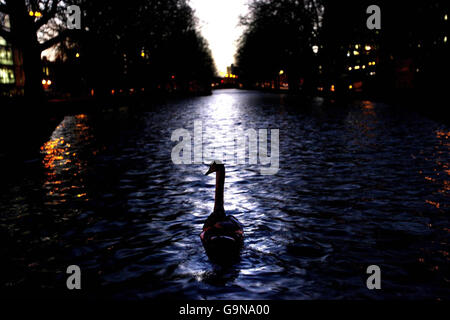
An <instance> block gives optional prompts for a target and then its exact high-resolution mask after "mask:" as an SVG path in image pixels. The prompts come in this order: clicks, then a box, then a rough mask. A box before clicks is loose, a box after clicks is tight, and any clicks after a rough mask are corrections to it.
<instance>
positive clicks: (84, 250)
mask: <svg viewBox="0 0 450 320" xmlns="http://www.w3.org/2000/svg"><path fill="white" fill-rule="evenodd" d="M196 120H200V121H201V122H202V125H203V127H204V130H207V129H211V130H212V131H213V132H216V133H217V132H218V133H221V134H222V138H220V137H219V138H217V139H209V140H207V139H206V141H204V144H215V145H216V146H219V147H220V145H221V144H222V145H228V144H229V143H230V139H229V137H232V132H233V130H235V128H238V127H239V128H243V129H255V130H258V129H269V130H270V129H279V160H280V163H279V170H278V172H277V173H276V174H274V175H262V174H261V172H260V168H261V166H262V165H261V164H260V163H258V164H256V165H255V164H249V163H248V161H246V163H244V164H236V163H229V164H226V181H225V210H226V211H227V212H229V213H231V214H233V215H234V216H235V217H236V218H238V220H240V222H241V223H242V224H243V225H244V231H245V237H246V238H245V244H244V248H243V250H242V253H241V257H240V261H238V262H236V263H235V264H234V265H231V266H221V265H215V264H213V263H212V262H210V261H209V260H208V257H207V256H206V254H205V252H204V249H203V247H202V245H201V242H200V238H199V234H200V232H201V229H202V225H203V222H204V220H205V219H206V217H207V216H208V215H209V214H210V213H211V211H212V208H213V204H214V177H212V176H204V172H205V171H206V169H207V167H206V166H205V165H202V164H181V165H175V164H174V163H173V162H172V160H171V153H172V149H173V147H174V146H175V145H176V144H177V142H174V141H171V136H172V134H173V132H174V131H175V130H176V129H180V128H184V129H186V130H187V131H188V132H189V133H190V134H191V135H192V138H193V133H194V121H196ZM269 150H270V148H269ZM192 152H193V150H192ZM36 154H38V155H39V156H36V158H33V159H28V160H27V161H25V162H21V161H18V162H17V163H16V165H14V166H12V167H11V168H9V169H8V171H9V173H10V176H13V177H14V178H9V179H5V180H4V182H2V192H1V194H0V241H1V245H0V248H1V249H0V250H1V260H2V263H1V264H2V267H1V268H2V272H1V274H0V280H1V282H0V285H1V287H0V288H1V291H2V292H3V293H6V294H8V293H9V292H14V293H18V294H22V293H23V294H29V295H31V294H37V297H45V296H53V295H56V296H64V295H66V294H68V293H67V291H68V290H67V289H65V288H66V279H67V277H68V275H67V274H66V268H67V267H68V266H69V265H78V266H79V267H80V268H81V271H82V290H81V293H80V294H81V295H83V296H85V297H88V298H100V297H101V298H117V299H143V298H170V299H175V298H190V299H366V298H369V299H386V298H389V299H397V298H401V299H431V300H437V299H447V300H448V299H449V298H450V290H449V289H450V284H449V281H450V278H449V274H450V273H449V263H448V262H449V256H448V252H449V232H450V229H449V228H450V226H449V212H450V210H449V206H450V168H449V166H450V129H449V128H448V127H446V126H445V125H442V124H439V123H437V122H433V121H431V120H428V119H426V118H423V117H421V116H420V115H417V114H415V113H413V112H410V111H408V110H407V108H405V109H396V108H393V107H391V106H389V105H385V104H382V103H375V102H371V101H356V102H354V103H351V104H349V105H334V104H331V105H329V104H324V103H323V101H321V100H320V99H316V100H314V101H312V103H307V102H302V101H301V100H296V99H293V98H290V97H289V96H287V95H283V94H273V93H261V92H255V91H243V90H217V91H214V93H213V95H211V96H206V97H192V98H186V99H176V100H172V101H169V102H167V103H164V104H160V105H156V106H153V107H152V108H149V109H148V110H147V111H145V112H129V111H127V110H126V109H121V110H116V111H114V112H108V111H105V112H104V113H103V114H101V115H99V114H92V115H90V114H78V115H73V116H66V117H65V118H64V119H63V120H62V121H61V123H59V125H58V126H57V127H56V128H55V130H54V131H53V133H52V135H51V136H50V137H48V140H47V141H46V142H45V143H44V144H43V145H42V146H41V150H40V151H39V152H38V153H36ZM192 156H193V155H192ZM247 160H248V159H247ZM370 265H377V266H379V267H380V269H381V286H382V289H381V290H368V289H367V287H366V280H367V277H368V276H369V275H368V274H367V273H366V269H367V267H368V266H370ZM55 292H56V293H55Z"/></svg>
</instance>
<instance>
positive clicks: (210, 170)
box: [205, 167, 214, 176]
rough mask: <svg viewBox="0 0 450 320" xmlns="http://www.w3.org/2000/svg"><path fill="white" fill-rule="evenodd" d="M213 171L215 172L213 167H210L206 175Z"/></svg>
mask: <svg viewBox="0 0 450 320" xmlns="http://www.w3.org/2000/svg"><path fill="white" fill-rule="evenodd" d="M213 172H214V171H213V169H212V168H211V167H209V169H208V171H207V172H206V173H205V176H207V175H208V174H210V173H213Z"/></svg>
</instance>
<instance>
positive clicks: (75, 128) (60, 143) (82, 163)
mask: <svg viewBox="0 0 450 320" xmlns="http://www.w3.org/2000/svg"><path fill="white" fill-rule="evenodd" d="M87 120H88V119H87V116H86V115H84V114H80V115H77V116H67V117H65V118H64V119H63V121H62V122H61V123H60V124H59V125H58V126H57V127H56V129H55V130H54V131H53V133H52V135H51V138H50V140H49V141H47V142H46V143H45V144H44V145H43V146H42V147H41V154H42V155H43V160H42V165H43V166H44V168H45V169H46V172H45V174H46V181H45V183H44V188H45V189H46V190H48V192H47V196H49V197H51V199H52V200H51V201H49V202H48V204H59V203H62V202H65V201H66V199H65V198H66V197H69V196H72V197H73V198H80V199H86V198H87V193H86V192H85V185H84V183H83V178H82V176H81V173H82V172H83V171H84V170H85V168H86V167H87V161H86V160H84V159H83V158H82V157H81V156H80V151H81V150H84V149H86V144H88V143H89V142H90V140H92V138H93V136H92V134H91V133H90V128H89V126H88V124H87ZM94 153H95V151H94Z"/></svg>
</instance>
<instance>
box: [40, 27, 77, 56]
mask: <svg viewBox="0 0 450 320" xmlns="http://www.w3.org/2000/svg"><path fill="white" fill-rule="evenodd" d="M77 33H78V32H77V30H72V29H65V30H63V31H61V32H60V33H59V34H58V35H57V36H56V37H54V38H51V39H49V40H47V41H45V42H43V43H41V44H39V49H40V51H41V52H42V51H44V50H46V49H48V48H50V47H53V46H54V45H55V44H58V43H60V42H63V41H64V40H66V38H68V37H72V36H74V35H76V34H77Z"/></svg>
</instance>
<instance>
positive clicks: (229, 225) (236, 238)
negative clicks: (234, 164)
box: [200, 162, 244, 256]
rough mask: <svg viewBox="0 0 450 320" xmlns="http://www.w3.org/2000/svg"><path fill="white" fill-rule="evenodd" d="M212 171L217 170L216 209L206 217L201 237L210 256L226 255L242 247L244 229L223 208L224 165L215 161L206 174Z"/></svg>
mask: <svg viewBox="0 0 450 320" xmlns="http://www.w3.org/2000/svg"><path fill="white" fill-rule="evenodd" d="M212 172H216V194H215V199H214V211H213V213H211V215H210V216H209V217H208V218H207V219H206V221H205V224H204V225H203V231H202V233H201V234H200V239H201V240H202V243H203V246H204V247H205V249H206V250H207V253H208V254H209V255H210V256H211V254H214V255H217V254H223V255H226V253H227V252H236V251H239V249H240V248H241V247H242V243H243V240H244V230H243V227H242V225H241V223H240V222H239V221H238V220H237V219H236V218H235V217H233V216H232V215H227V214H226V213H225V210H224V208H223V193H224V184H225V167H224V165H223V164H216V163H215V162H213V163H212V164H211V166H210V168H209V170H208V172H207V173H206V174H210V173H212Z"/></svg>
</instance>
